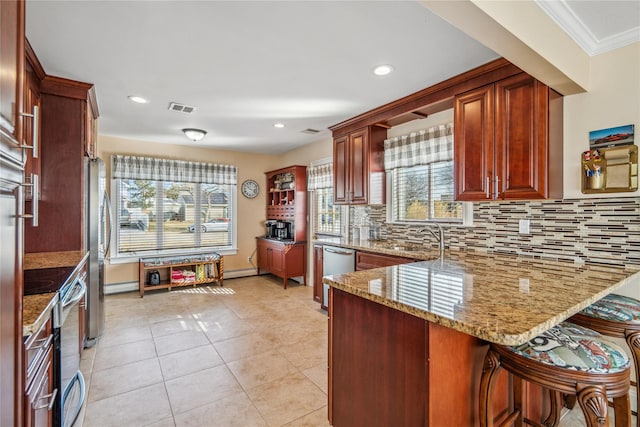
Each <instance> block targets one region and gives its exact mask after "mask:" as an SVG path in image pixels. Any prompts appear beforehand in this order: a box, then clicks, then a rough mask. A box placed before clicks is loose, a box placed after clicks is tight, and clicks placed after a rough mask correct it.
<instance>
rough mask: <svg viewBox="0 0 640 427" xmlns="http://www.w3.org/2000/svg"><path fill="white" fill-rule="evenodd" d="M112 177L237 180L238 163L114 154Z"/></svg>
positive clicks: (196, 180)
mask: <svg viewBox="0 0 640 427" xmlns="http://www.w3.org/2000/svg"><path fill="white" fill-rule="evenodd" d="M111 162H112V167H111V178H113V179H144V180H152V181H172V182H193V183H203V184H232V185H236V184H237V182H238V181H237V173H236V167H235V166H233V165H217V164H212V163H199V162H188V161H184V160H170V159H160V158H155V157H139V156H123V155H115V156H111Z"/></svg>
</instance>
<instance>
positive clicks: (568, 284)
mask: <svg viewBox="0 0 640 427" xmlns="http://www.w3.org/2000/svg"><path fill="white" fill-rule="evenodd" d="M635 281H640V268H638V267H635V268H629V267H626V268H625V267H615V266H603V265H594V264H574V263H569V262H558V261H548V260H541V259H535V258H526V257H515V256H509V255H500V254H479V253H475V254H474V253H466V252H460V251H451V252H446V253H445V254H444V256H443V258H441V259H436V260H431V261H424V262H417V263H412V264H402V265H397V266H392V267H386V268H378V269H374V270H367V271H361V272H356V273H347V274H342V275H335V276H326V277H325V278H324V283H327V284H329V285H330V286H331V287H333V288H336V289H340V290H343V291H345V292H348V293H351V294H354V295H358V296H360V297H362V298H365V299H368V300H371V301H374V302H378V303H380V304H383V305H386V306H389V307H392V308H395V309H397V310H400V311H403V312H405V313H408V314H411V315H414V316H416V317H420V318H423V319H425V320H428V321H430V322H433V323H436V324H439V325H442V326H446V327H449V328H452V329H454V330H456V331H460V332H464V333H466V334H469V335H473V336H475V337H478V338H481V339H483V340H485V341H490V342H493V343H497V344H504V345H518V344H523V343H525V342H527V341H528V340H530V339H531V338H533V337H535V336H536V335H538V334H540V333H541V332H544V331H546V330H548V329H550V328H551V327H552V326H555V325H557V324H558V323H560V322H562V321H563V320H565V319H567V318H569V317H571V316H572V315H573V314H575V313H577V312H578V311H580V310H582V309H584V308H586V307H588V306H589V305H591V304H592V303H594V302H596V301H598V300H599V299H601V298H602V297H604V296H605V295H607V294H610V293H612V292H614V291H615V290H616V289H619V288H621V287H623V286H625V285H627V284H628V283H630V282H635Z"/></svg>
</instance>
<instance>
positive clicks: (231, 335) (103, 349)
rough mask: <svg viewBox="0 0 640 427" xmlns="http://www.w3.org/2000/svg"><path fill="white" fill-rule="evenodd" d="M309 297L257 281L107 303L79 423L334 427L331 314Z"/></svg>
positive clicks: (88, 359) (272, 281)
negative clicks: (330, 383) (329, 405)
mask: <svg viewBox="0 0 640 427" xmlns="http://www.w3.org/2000/svg"><path fill="white" fill-rule="evenodd" d="M311 292H312V290H311V287H309V286H306V287H305V286H302V285H296V284H295V283H293V282H289V284H288V288H287V290H284V289H282V281H281V280H280V279H276V278H274V277H271V276H261V277H250V278H242V279H232V280H225V286H224V287H223V288H220V287H198V288H183V289H179V290H173V291H172V292H167V291H161V292H157V291H156V292H150V293H145V296H144V298H142V299H141V298H140V297H139V295H138V294H137V293H126V294H118V295H109V296H107V297H106V303H105V306H106V328H105V332H104V335H103V336H102V337H101V338H100V340H99V341H98V344H97V345H96V346H95V347H94V348H91V349H87V350H85V352H84V354H83V360H82V366H81V369H82V371H83V374H84V375H85V378H86V380H87V389H88V392H87V395H88V403H87V405H86V406H85V410H84V413H83V414H81V417H82V423H81V424H82V425H83V426H84V427H108V426H118V427H123V426H127V427H132V426H155V427H160V426H163V427H164V426H198V427H204V426H207V427H208V426H211V427H213V426H225V427H232V426H241V427H254V426H255V427H260V426H273V427H275V426H287V427H294V426H295V427H302V426H309V427H316V426H317V427H325V426H328V425H329V424H328V422H327V420H326V419H327V317H326V314H325V313H323V312H322V311H321V310H320V306H319V305H318V304H317V303H315V302H313V301H312V294H311ZM77 424H80V423H77Z"/></svg>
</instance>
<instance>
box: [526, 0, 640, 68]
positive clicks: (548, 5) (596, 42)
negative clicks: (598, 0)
mask: <svg viewBox="0 0 640 427" xmlns="http://www.w3.org/2000/svg"><path fill="white" fill-rule="evenodd" d="M535 2H536V4H537V5H538V6H539V7H540V8H541V9H542V10H543V11H544V12H545V13H546V14H547V15H549V16H550V17H551V19H553V21H554V22H555V23H556V24H558V26H559V27H560V28H562V29H563V30H564V31H565V32H566V33H567V34H568V35H569V37H571V38H572V39H573V41H575V42H576V43H577V44H578V45H579V46H580V47H581V48H582V50H584V51H585V52H586V53H587V54H588V55H589V56H596V55H599V54H601V53H605V52H608V51H610V50H614V49H618V48H621V47H623V46H626V45H629V44H632V43H635V42H640V27H635V28H632V29H630V30H627V31H624V32H621V33H618V34H614V35H612V36H609V37H606V38H604V39H598V38H597V37H596V36H594V35H593V33H592V32H591V30H589V28H588V27H587V26H586V25H585V24H584V22H582V20H581V19H580V18H579V17H578V16H577V15H576V14H575V13H574V12H573V9H571V8H570V7H569V5H568V4H567V2H566V1H565V0H557V1H548V0H535Z"/></svg>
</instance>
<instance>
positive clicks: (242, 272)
mask: <svg viewBox="0 0 640 427" xmlns="http://www.w3.org/2000/svg"><path fill="white" fill-rule="evenodd" d="M256 274H257V272H256V269H255V268H243V269H239V270H225V272H224V278H225V279H237V278H239V277H248V276H255V275H256ZM138 290H139V286H138V282H137V281H136V282H121V283H111V284H106V285H105V287H104V294H105V295H111V294H120V293H123V292H136V291H138Z"/></svg>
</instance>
